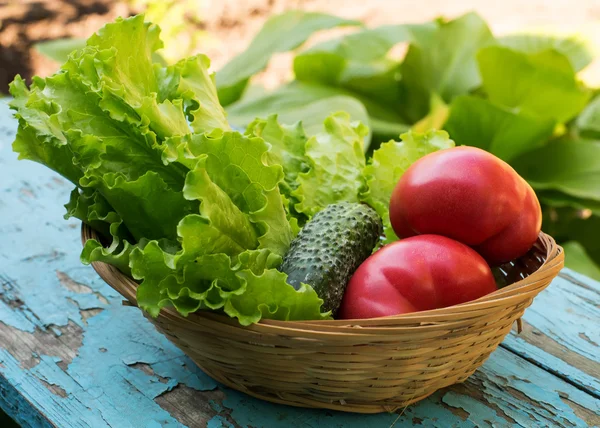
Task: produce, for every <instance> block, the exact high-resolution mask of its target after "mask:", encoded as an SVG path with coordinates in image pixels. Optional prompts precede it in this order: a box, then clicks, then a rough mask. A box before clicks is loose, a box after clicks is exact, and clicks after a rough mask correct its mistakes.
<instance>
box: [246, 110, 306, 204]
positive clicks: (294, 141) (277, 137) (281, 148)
mask: <svg viewBox="0 0 600 428" xmlns="http://www.w3.org/2000/svg"><path fill="white" fill-rule="evenodd" d="M246 134H247V135H254V136H256V137H261V138H263V139H264V140H265V141H266V142H267V143H269V144H270V145H271V147H270V149H269V152H268V156H269V161H270V163H271V164H272V165H281V166H282V167H283V173H284V180H285V182H284V183H285V187H284V189H282V190H284V194H286V195H287V196H289V194H290V192H291V190H293V189H295V188H296V187H297V183H296V179H297V178H298V174H300V173H301V172H302V171H303V170H305V169H306V162H305V146H306V142H307V141H308V138H307V136H306V134H305V132H304V128H303V126H302V123H301V122H296V123H295V124H293V125H284V124H280V123H279V122H278V121H277V115H271V116H269V117H268V118H267V119H256V120H255V121H254V122H252V123H250V125H248V128H247V130H246Z"/></svg>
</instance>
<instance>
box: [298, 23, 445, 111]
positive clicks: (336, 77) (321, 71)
mask: <svg viewBox="0 0 600 428" xmlns="http://www.w3.org/2000/svg"><path fill="white" fill-rule="evenodd" d="M435 29H436V25H435V24H433V23H427V24H419V25H411V24H406V25H385V26H381V27H377V28H372V29H365V30H362V31H358V32H356V33H352V34H349V35H347V36H344V37H341V38H337V39H333V40H328V41H326V42H324V43H320V44H318V45H316V46H313V47H311V48H310V49H308V50H306V51H304V52H301V53H300V54H298V55H297V56H296V57H295V59H294V73H295V74H296V79H298V80H302V81H307V82H318V83H321V84H327V85H332V86H342V87H345V88H348V89H352V90H354V91H356V92H358V93H362V94H364V95H367V96H369V97H372V98H374V99H377V100H378V101H379V102H380V103H382V102H390V103H396V102H398V91H399V86H398V81H399V71H398V67H399V65H400V62H399V61H397V60H393V59H390V58H388V53H389V51H390V50H391V49H392V48H393V47H394V46H395V45H396V44H398V43H400V42H406V41H410V40H413V39H414V37H413V33H417V34H419V33H421V32H427V31H429V32H431V31H435Z"/></svg>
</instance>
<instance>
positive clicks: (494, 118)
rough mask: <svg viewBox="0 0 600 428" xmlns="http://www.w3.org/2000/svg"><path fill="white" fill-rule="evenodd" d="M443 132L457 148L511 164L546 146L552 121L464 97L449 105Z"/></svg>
mask: <svg viewBox="0 0 600 428" xmlns="http://www.w3.org/2000/svg"><path fill="white" fill-rule="evenodd" d="M444 129H446V130H447V131H448V132H449V133H450V136H451V137H452V138H453V139H454V141H456V143H457V144H459V145H465V146H474V147H479V148H480V149H484V150H487V151H489V152H491V153H493V154H495V155H496V156H498V157H499V158H501V159H503V160H505V161H511V160H512V159H514V158H515V157H517V156H518V155H520V154H522V153H525V152H528V151H530V150H533V149H535V148H537V147H540V146H542V145H543V144H545V143H546V141H547V140H548V138H549V137H550V136H551V135H552V133H553V130H554V121H553V120H552V119H543V118H539V117H536V116H534V115H532V114H529V113H525V112H515V111H511V110H509V109H506V108H504V107H501V106H498V105H495V104H493V103H492V102H490V101H489V100H486V99H483V98H479V97H475V96H470V95H465V96H461V97H457V98H456V99H455V100H454V101H453V102H452V105H451V108H450V116H449V118H448V121H447V122H446V124H445V125H444Z"/></svg>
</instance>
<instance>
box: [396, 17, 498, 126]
mask: <svg viewBox="0 0 600 428" xmlns="http://www.w3.org/2000/svg"><path fill="white" fill-rule="evenodd" d="M493 43H495V41H494V36H493V35H492V33H491V31H490V29H489V28H488V26H487V24H486V23H485V21H484V20H483V19H481V17H480V16H479V15H477V14H475V13H469V14H466V15H464V16H462V17H460V18H458V19H455V20H453V21H449V22H442V23H440V24H439V27H438V29H437V30H436V31H430V32H421V33H418V34H416V37H415V39H414V40H413V42H412V43H411V45H410V48H409V49H408V53H407V54H406V58H405V59H404V62H403V63H402V66H401V68H400V70H401V73H402V82H401V103H402V104H401V109H402V111H403V112H404V115H405V116H406V118H407V119H408V120H410V121H411V122H416V121H417V120H419V119H421V118H422V117H423V116H425V115H426V114H427V113H428V111H429V101H430V96H431V93H432V92H435V93H437V94H439V95H440V96H441V97H442V99H443V100H444V101H445V102H450V101H451V100H452V98H454V97H455V96H457V95H463V94H466V93H468V92H469V91H470V90H472V89H475V88H477V87H478V86H479V85H480V84H481V78H480V76H479V70H478V69H477V62H476V60H475V54H476V53H477V51H479V49H481V48H482V47H484V46H488V45H491V44H493Z"/></svg>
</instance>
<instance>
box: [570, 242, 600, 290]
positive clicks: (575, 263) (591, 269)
mask: <svg viewBox="0 0 600 428" xmlns="http://www.w3.org/2000/svg"><path fill="white" fill-rule="evenodd" d="M562 246H563V248H564V250H565V266H566V267H568V268H569V269H573V270H574V271H576V272H579V273H582V274H584V275H587V276H589V277H590V278H593V279H595V280H596V281H600V267H599V266H598V265H597V264H596V263H594V260H592V258H591V257H590V256H589V255H588V254H587V252H586V251H585V248H584V247H583V245H581V244H580V243H579V242H576V241H569V242H565V243H564V244H563V245H562Z"/></svg>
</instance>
